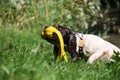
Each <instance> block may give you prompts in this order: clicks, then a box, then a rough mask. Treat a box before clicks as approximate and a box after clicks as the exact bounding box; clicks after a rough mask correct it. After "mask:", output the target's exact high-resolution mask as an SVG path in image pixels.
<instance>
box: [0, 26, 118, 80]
mask: <svg viewBox="0 0 120 80" xmlns="http://www.w3.org/2000/svg"><path fill="white" fill-rule="evenodd" d="M51 46H52V45H51V44H49V43H48V42H46V41H44V40H43V39H41V38H40V36H39V33H34V34H33V33H29V32H27V31H19V30H16V29H12V28H5V27H2V26H0V80H120V78H119V75H120V62H117V63H114V64H112V63H111V64H107V63H104V62H101V61H98V62H96V63H95V64H92V65H89V64H87V63H86V62H85V61H84V60H82V59H80V62H78V63H71V61H70V56H69V54H67V55H68V56H69V62H68V63H65V62H64V61H59V62H57V63H56V62H55V61H54V57H53V54H52V49H53V46H52V47H51Z"/></svg>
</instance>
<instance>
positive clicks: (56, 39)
mask: <svg viewBox="0 0 120 80" xmlns="http://www.w3.org/2000/svg"><path fill="white" fill-rule="evenodd" d="M41 37H42V38H43V39H45V40H47V41H48V42H50V43H53V44H54V45H55V46H57V45H58V46H57V47H58V48H59V52H58V53H56V54H57V59H60V58H61V57H64V60H65V61H66V62H67V61H68V60H67V56H66V53H65V50H64V40H63V36H62V34H61V32H60V31H59V30H58V29H57V28H55V27H53V26H49V27H45V29H44V31H43V32H42V33H41Z"/></svg>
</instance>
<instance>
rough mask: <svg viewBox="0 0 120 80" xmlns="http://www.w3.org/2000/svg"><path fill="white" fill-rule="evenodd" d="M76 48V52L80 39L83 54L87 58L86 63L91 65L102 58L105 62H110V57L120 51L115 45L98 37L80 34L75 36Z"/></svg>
mask: <svg viewBox="0 0 120 80" xmlns="http://www.w3.org/2000/svg"><path fill="white" fill-rule="evenodd" d="M76 38H77V39H76V40H77V41H76V42H77V48H76V51H77V52H78V50H79V44H81V43H80V38H82V40H83V43H82V44H83V54H84V55H85V56H87V57H89V58H88V61H87V62H88V63H90V64H92V63H93V62H94V61H96V60H98V59H99V58H102V60H105V61H112V62H114V60H113V59H112V56H113V55H114V51H119V52H120V49H119V48H118V47H116V46H115V45H113V44H111V43H109V42H107V41H105V40H104V39H102V38H100V37H99V36H96V35H92V34H84V35H83V34H80V33H78V34H77V35H76Z"/></svg>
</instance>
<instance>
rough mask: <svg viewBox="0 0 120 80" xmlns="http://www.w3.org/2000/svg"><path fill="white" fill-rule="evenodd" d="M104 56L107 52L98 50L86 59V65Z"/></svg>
mask: <svg viewBox="0 0 120 80" xmlns="http://www.w3.org/2000/svg"><path fill="white" fill-rule="evenodd" d="M106 54H108V51H104V50H102V49H100V50H98V51H96V52H95V53H94V54H92V55H91V56H90V57H89V58H88V61H87V63H89V64H92V63H93V62H94V61H96V60H98V59H99V58H101V57H103V56H104V55H106Z"/></svg>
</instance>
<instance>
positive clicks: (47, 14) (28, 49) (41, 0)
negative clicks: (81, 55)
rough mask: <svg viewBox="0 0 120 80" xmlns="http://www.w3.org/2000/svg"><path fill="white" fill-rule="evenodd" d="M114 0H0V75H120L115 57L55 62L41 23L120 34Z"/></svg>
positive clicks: (24, 78) (27, 78)
mask: <svg viewBox="0 0 120 80" xmlns="http://www.w3.org/2000/svg"><path fill="white" fill-rule="evenodd" d="M119 14H120V1H119V0H0V80H120V78H119V75H120V62H119V61H118V62H116V63H114V64H113V63H106V62H102V61H97V62H96V63H95V64H92V65H89V64H86V61H85V60H82V59H80V61H79V62H78V63H71V61H70V56H69V54H67V55H68V56H69V63H65V62H64V61H60V62H57V63H56V62H55V61H54V57H53V55H52V49H53V45H51V44H49V43H48V42H46V41H45V40H43V39H41V37H40V33H41V31H43V29H44V26H46V25H54V26H55V25H63V26H67V27H68V28H70V29H72V30H73V31H78V32H83V33H93V34H96V35H99V36H105V35H107V34H108V33H118V34H119V33H120V27H119V25H120V21H119V17H120V16H119Z"/></svg>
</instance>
